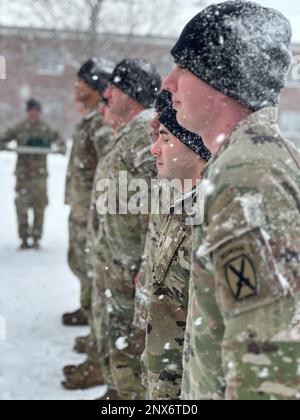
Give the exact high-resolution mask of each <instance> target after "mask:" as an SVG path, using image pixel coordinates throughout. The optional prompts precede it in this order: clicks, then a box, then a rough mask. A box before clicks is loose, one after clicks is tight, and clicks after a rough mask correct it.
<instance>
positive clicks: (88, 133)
mask: <svg viewBox="0 0 300 420" xmlns="http://www.w3.org/2000/svg"><path fill="white" fill-rule="evenodd" d="M102 130H103V121H102V118H101V116H100V114H99V112H98V110H94V111H92V112H91V113H89V114H88V115H86V116H85V117H84V118H83V119H82V121H81V122H80V123H79V124H78V125H77V127H76V130H75V133H74V139H73V147H72V151H71V156H70V160H69V165H68V172H67V181H66V194H65V202H66V204H69V205H70V206H71V213H70V218H69V253H68V261H69V266H70V268H71V270H72V271H73V273H74V274H75V276H76V277H77V278H78V279H79V280H80V283H81V306H82V308H83V310H84V312H85V315H86V316H87V318H88V319H90V310H91V287H92V265H91V261H90V248H89V245H88V217H89V211H90V202H91V195H92V188H93V181H94V175H95V171H96V167H97V163H98V160H99V159H100V158H101V157H103V156H104V155H105V154H106V153H107V148H108V146H109V144H108V139H107V137H106V136H103V132H102Z"/></svg>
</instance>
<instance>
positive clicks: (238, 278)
mask: <svg viewBox="0 0 300 420" xmlns="http://www.w3.org/2000/svg"><path fill="white" fill-rule="evenodd" d="M225 275H226V281H227V283H228V286H229V288H230V291H231V293H232V295H233V297H234V299H235V300H237V301H243V300H245V299H249V298H251V297H253V296H257V294H258V283H257V277H256V272H255V269H254V266H253V264H252V262H251V261H250V259H249V258H248V257H247V256H246V255H241V256H239V257H237V258H234V259H232V260H230V261H229V262H228V263H227V264H226V266H225Z"/></svg>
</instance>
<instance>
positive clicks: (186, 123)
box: [176, 110, 193, 132]
mask: <svg viewBox="0 0 300 420" xmlns="http://www.w3.org/2000/svg"><path fill="white" fill-rule="evenodd" d="M176 119H177V122H178V124H179V125H181V126H182V127H184V128H185V129H186V130H189V131H192V132H193V127H192V126H191V123H190V118H189V117H188V114H187V113H186V112H184V111H183V110H180V111H177V114H176Z"/></svg>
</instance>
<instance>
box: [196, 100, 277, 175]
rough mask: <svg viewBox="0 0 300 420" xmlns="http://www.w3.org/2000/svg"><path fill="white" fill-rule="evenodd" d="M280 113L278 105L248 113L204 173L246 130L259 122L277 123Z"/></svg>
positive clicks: (266, 123) (267, 124) (205, 169)
mask: <svg viewBox="0 0 300 420" xmlns="http://www.w3.org/2000/svg"><path fill="white" fill-rule="evenodd" d="M278 114H279V112H278V107H266V108H263V109H260V110H259V111H256V112H253V113H252V114H250V115H248V117H247V118H245V119H244V120H242V121H240V122H239V123H238V124H237V125H236V127H235V128H234V129H233V131H232V132H231V134H230V135H229V136H228V137H227V138H226V140H225V141H224V143H223V145H222V146H221V148H220V150H219V151H218V152H217V153H216V154H215V156H214V157H213V158H212V159H211V160H210V161H209V162H208V164H207V165H206V167H205V168H204V171H203V173H204V174H205V173H206V172H207V170H208V168H209V167H210V166H211V165H212V163H214V162H215V161H216V160H217V159H218V158H219V157H220V156H221V155H222V153H223V152H224V151H225V150H226V149H227V148H228V147H229V146H231V145H232V144H234V143H236V142H237V141H240V139H241V137H242V136H243V133H244V132H245V130H247V129H248V128H250V127H251V126H253V125H254V124H257V123H258V122H259V124H264V125H266V126H269V125H274V124H277V123H278Z"/></svg>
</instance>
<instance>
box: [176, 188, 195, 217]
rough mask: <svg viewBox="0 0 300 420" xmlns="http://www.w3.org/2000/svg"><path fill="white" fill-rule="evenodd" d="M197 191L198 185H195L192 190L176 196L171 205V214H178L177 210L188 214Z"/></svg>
mask: <svg viewBox="0 0 300 420" xmlns="http://www.w3.org/2000/svg"><path fill="white" fill-rule="evenodd" d="M196 193H197V186H195V187H194V188H193V189H192V190H191V191H189V192H187V193H185V194H183V195H180V196H178V197H177V198H175V200H174V201H173V203H172V204H171V207H170V214H171V215H173V214H177V212H179V214H184V213H185V214H186V213H187V212H189V211H190V210H192V207H193V204H194V200H195V197H196Z"/></svg>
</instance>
